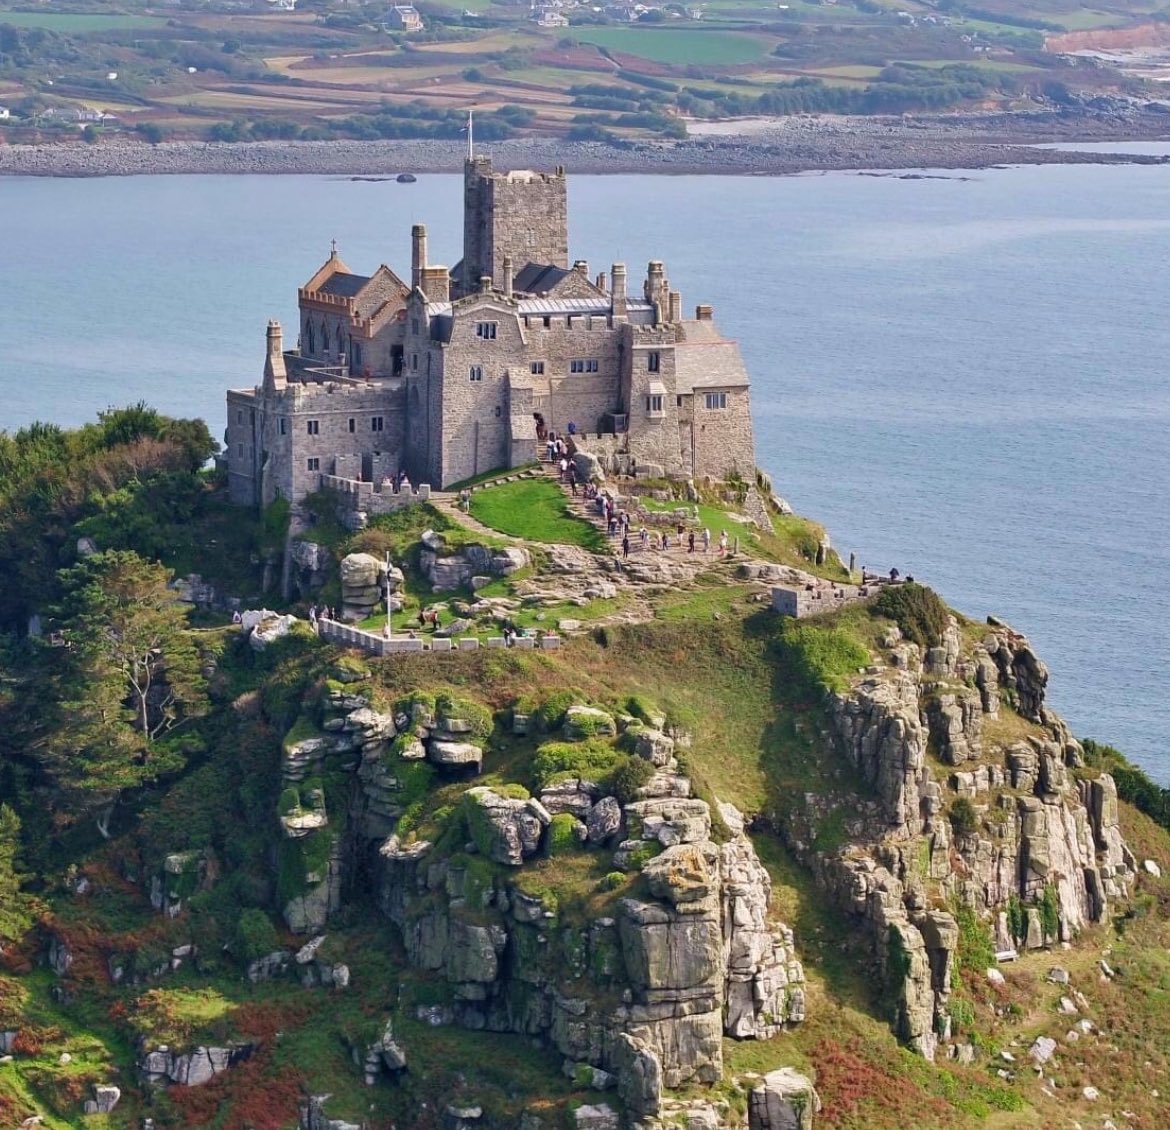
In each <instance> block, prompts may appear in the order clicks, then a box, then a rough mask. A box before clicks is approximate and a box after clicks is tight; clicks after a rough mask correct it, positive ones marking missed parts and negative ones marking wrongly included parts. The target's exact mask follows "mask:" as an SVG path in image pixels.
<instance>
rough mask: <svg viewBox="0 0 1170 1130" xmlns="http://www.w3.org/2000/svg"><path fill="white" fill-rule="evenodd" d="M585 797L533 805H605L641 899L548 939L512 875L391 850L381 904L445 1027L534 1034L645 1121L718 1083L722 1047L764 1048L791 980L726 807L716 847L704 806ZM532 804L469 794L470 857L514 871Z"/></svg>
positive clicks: (565, 792) (558, 794)
mask: <svg viewBox="0 0 1170 1130" xmlns="http://www.w3.org/2000/svg"><path fill="white" fill-rule="evenodd" d="M597 789H598V786H596V785H592V784H588V783H586V782H581V781H571V782H565V783H563V786H558V787H557V788H556V789H555V790H546V792H545V793H544V794H542V796H543V797H544V798H545V799H547V800H549V801H550V802H552V801H556V802H557V803H558V805H559V806H563V807H562V811H569V810H572V809H576V810H579V811H584V812H585V813H586V814H588V812H590V811H592V810H594V809H596V808H600V807H602V806H603V804H604V802H605V801H607V800H608V801H609V802H610V804H608V805H604V807H605V809H606V811H607V812H609V813H610V814H611V815H616V819H617V820H618V821H619V822H620V823H621V824H624V825H625V826H626V827H627V829H629V830H630V834H631V836H635V837H637V838H636V839H632V840H627V841H623V843H622V844H621V846H620V848H619V851H618V853H617V854H618V855H619V856H620V855H623V854H624V855H625V856H627V857H628V859H629V862H628V866H642V870H643V879H644V889H645V893H644V894H642V895H640V896H638V897H634V896H626V897H623V898H619V899H618V900H617V901H616V902H615V903H614V904H613V913H612V914H611V915H602V916H600V917H597V918H595V919H594V920H593V921H592V922H591V923H589V924H588V925H586V926H579V927H568V926H560V925H558V911H557V904H556V902H555V899H554V901H551V902H549V901H546V899H545V896H543V895H539V894H538V895H534V894H530V893H527V892H526V890H525V888H524V885H523V882H522V874H523V872H522V871H520V872H517V874H518V875H520V876H521V878H518V879H516V880H512V879H509V878H508V877H507V874H502V873H498V872H497V873H494V874H493V873H492V872H484V871H482V870H477V868H478V864H469V863H461V862H459V861H457V860H452V859H444V858H441V857H439V856H437V855H436V854H435V853H434V851H433V850H432V849H431V847H430V845H428V844H426V843H416V844H411V845H404V844H402V843H400V842H399V841H398V840H397V839H395V838H393V837H392V838H391V839H390V840H388V841H387V842H386V843H385V844H383V846H382V848H381V851H380V853H379V859H380V864H381V869H382V870H381V881H380V884H379V892H380V903H381V907H382V909H383V911H384V913H386V914H387V915H388V916H389V917H390V918H391V919H392V920H393V921H394V922H395V923H396V924H397V925H398V926H399V928H400V929H401V931H402V937H403V942H404V946H405V949H406V952H407V955H408V958H409V960H410V962H411V964H412V965H415V966H416V967H418V968H421V969H426V970H431V971H433V972H435V973H438V974H440V975H441V976H443V977H444V978H445V979H446V980H447V981H448V982H449V983H450V984H451V986H452V994H453V999H454V1002H455V1003H454V1006H453V1008H452V1010H451V1019H452V1020H454V1021H455V1022H456V1023H459V1024H462V1025H464V1026H467V1027H471V1028H487V1029H490V1030H493V1031H510V1032H517V1033H520V1034H524V1035H527V1036H531V1037H538V1038H540V1039H541V1040H542V1041H544V1042H546V1043H548V1044H550V1045H551V1046H552V1047H554V1048H555V1049H556V1050H557V1051H558V1052H559V1053H560V1054H561V1055H563V1056H564V1057H565V1061H566V1070H567V1071H570V1073H571V1074H572V1075H573V1077H577V1076H578V1074H579V1073H581V1072H584V1073H586V1074H588V1075H589V1076H590V1077H592V1078H596V1079H597V1080H598V1081H600V1082H602V1083H604V1084H605V1085H607V1086H608V1085H610V1084H609V1083H608V1082H607V1080H608V1079H610V1078H612V1079H613V1080H614V1082H615V1083H616V1086H617V1088H618V1091H619V1093H620V1094H621V1097H622V1100H623V1102H624V1104H625V1105H626V1108H627V1109H628V1110H629V1111H630V1112H631V1113H632V1114H635V1115H637V1116H638V1117H640V1118H649V1117H652V1116H655V1115H656V1114H657V1113H658V1111H659V1108H660V1103H661V1098H662V1091H663V1089H664V1088H674V1087H680V1086H683V1085H685V1084H687V1083H691V1082H693V1083H702V1084H709V1083H713V1082H716V1081H717V1080H718V1079H719V1078H720V1077H721V1074H722V1056H723V1038H724V1035H725V1034H726V1035H732V1036H735V1037H737V1038H766V1037H768V1036H771V1035H774V1034H775V1033H776V1032H778V1031H779V1030H780V1029H781V1028H782V1027H783V1026H785V1025H786V1024H790V1023H795V1022H797V1021H799V1020H800V1019H801V1018H802V1017H803V1015H804V993H803V971H802V969H801V966H800V963H799V961H798V960H797V959H796V956H795V953H794V952H793V946H792V934H791V931H790V930H788V929H787V927H785V926H783V925H781V924H779V923H776V922H774V921H772V920H770V918H769V916H768V904H769V896H770V884H769V881H768V876H767V872H766V871H765V870H764V868H763V866H762V865H761V864H760V862H759V859H758V858H757V857H756V854H755V851H754V849H753V848H752V845H751V841H750V840H749V839H748V838H747V837H746V835H745V834H744V833H743V825H742V818H740V817H738V814H737V813H735V812H734V810H733V809H730V810H728V811H729V813H730V814H734V817H735V821H733V824H734V834H733V837H732V839H731V840H730V841H729V842H728V843H726V844H723V845H718V844H715V843H714V842H712V841H711V839H710V827H711V820H710V812H709V810H708V808H707V805H706V804H705V803H704V802H703V801H700V800H693V799H689V798H679V797H671V796H666V797H656V798H648V799H646V800H642V801H635V802H633V803H631V804H628V805H625V806H621V805H618V804H617V802H616V801H615V800H614V798H612V797H597V792H596V790H597ZM595 797H597V799H595ZM536 803H537V802H534V801H525V800H521V799H519V798H509V797H502V796H499V795H498V794H496V793H495V792H493V790H491V789H488V788H483V787H481V788H474V789H471V790H469V791H468V792H467V793H466V794H465V800H464V804H465V805H467V806H468V816H469V819H468V821H467V822H468V828H469V831H470V833H471V836H472V841H473V846H474V847H475V849H476V856H473V859H474V858H475V857H483V858H484V859H485V860H492V861H494V862H496V863H499V864H503V865H504V866H505V867H509V868H516V867H517V866H518V865H519V864H521V863H523V862H524V860H525V859H526V858H527V844H528V843H536V844H538V843H539V839H538V838H537V839H535V840H534V839H533V838H532V837H535V836H536V833H537V832H538V830H542V826H541V822H540V818H539V815H538V814H537V813H534V811H533V806H534V805H536ZM614 807H616V809H617V812H616V814H614V813H612V811H611V810H612V809H613V808H614ZM538 811H544V806H543V805H540V806H539V809H538ZM529 818H532V824H531V827H530V828H529V829H528V831H529V834H530V838H529V840H528V841H526V840H525V839H524V823H525V821H526V820H528V819H529ZM736 821H738V822H737V823H736ZM605 826H606V827H607V828H608V827H611V826H612V821H611V820H607V821H606V824H605ZM642 837H646V838H642ZM639 845H641V846H639ZM534 850H535V848H534ZM639 860H640V862H638V861H639ZM622 994H624V995H622ZM619 997H620V999H616V998H619ZM594 1072H596V1073H597V1074H596V1075H595V1076H594V1075H593V1073H594Z"/></svg>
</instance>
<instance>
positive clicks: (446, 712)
mask: <svg viewBox="0 0 1170 1130" xmlns="http://www.w3.org/2000/svg"><path fill="white" fill-rule="evenodd" d="M435 714H436V716H437V717H438V718H439V720H440V721H442V720H445V719H447V718H460V719H462V720H463V721H465V722H468V723H470V725H471V732H470V733H469V734H468V735H467V740H468V741H483V740H485V739H486V738H487V737H489V736H490V734H491V732H492V712H491V711H490V710H488V708H487V707H486V706H481V705H480V704H479V703H478V702H471V701H470V700H468V699H465V698H456V697H455V696H454V695H450V694H441V695H439V696H438V698H436V699H435Z"/></svg>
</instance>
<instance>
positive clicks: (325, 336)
mask: <svg viewBox="0 0 1170 1130" xmlns="http://www.w3.org/2000/svg"><path fill="white" fill-rule="evenodd" d="M321 352H322V353H324V354H325V355H326V356H328V354H329V327H328V326H327V325H326V324H325V323H324V322H322V323H321Z"/></svg>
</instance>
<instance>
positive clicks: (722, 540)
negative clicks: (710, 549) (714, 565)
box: [719, 530, 727, 557]
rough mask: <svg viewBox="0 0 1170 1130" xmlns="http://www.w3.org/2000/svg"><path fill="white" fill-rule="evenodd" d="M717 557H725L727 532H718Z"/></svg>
mask: <svg viewBox="0 0 1170 1130" xmlns="http://www.w3.org/2000/svg"><path fill="white" fill-rule="evenodd" d="M719 556H720V557H726V556H727V531H726V530H721V531H720V532H719Z"/></svg>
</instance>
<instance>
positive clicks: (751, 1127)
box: [748, 1067, 821, 1130]
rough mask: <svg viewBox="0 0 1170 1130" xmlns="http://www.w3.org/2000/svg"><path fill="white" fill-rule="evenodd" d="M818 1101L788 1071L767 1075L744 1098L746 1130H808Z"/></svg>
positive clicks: (801, 1080) (810, 1088)
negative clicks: (746, 1105) (745, 1102)
mask: <svg viewBox="0 0 1170 1130" xmlns="http://www.w3.org/2000/svg"><path fill="white" fill-rule="evenodd" d="M820 1109H821V1100H820V1099H819V1098H818V1097H817V1093H816V1091H815V1090H813V1085H812V1083H811V1082H810V1081H809V1080H808V1079H807V1078H806V1077H805V1076H803V1075H801V1074H800V1073H799V1072H797V1071H793V1070H792V1068H790V1067H784V1068H781V1069H780V1070H779V1071H770V1072H768V1074H767V1075H765V1076H764V1081H763V1082H762V1083H761V1084H760V1085H759V1086H758V1087H754V1088H753V1089H752V1091H751V1093H750V1094H749V1095H748V1130H812V1125H813V1115H814V1114H815V1113H816V1112H817V1111H819V1110H820Z"/></svg>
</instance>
